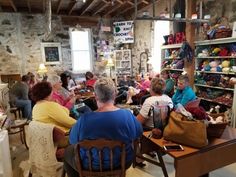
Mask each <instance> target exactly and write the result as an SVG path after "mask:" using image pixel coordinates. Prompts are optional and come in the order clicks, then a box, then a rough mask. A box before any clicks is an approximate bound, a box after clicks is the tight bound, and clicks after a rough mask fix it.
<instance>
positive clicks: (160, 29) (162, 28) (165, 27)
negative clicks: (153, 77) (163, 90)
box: [152, 21, 170, 73]
mask: <svg viewBox="0 0 236 177" xmlns="http://www.w3.org/2000/svg"><path fill="white" fill-rule="evenodd" d="M169 33H170V22H169V21H155V23H154V50H153V58H154V60H153V61H152V66H153V69H154V71H155V72H158V73H160V71H161V57H162V56H161V46H162V45H163V43H164V42H165V41H164V38H163V36H165V35H169Z"/></svg>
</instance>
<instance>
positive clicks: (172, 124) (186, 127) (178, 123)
mask: <svg viewBox="0 0 236 177" xmlns="http://www.w3.org/2000/svg"><path fill="white" fill-rule="evenodd" d="M163 137H164V139H166V140H170V141H173V142H176V143H179V144H183V145H187V146H191V147H195V148H201V147H204V146H206V145H207V144H208V140H207V131H206V125H205V124H204V122H203V121H199V120H188V119H187V118H186V117H185V116H183V115H182V114H180V113H177V112H175V111H172V112H171V113H170V117H169V122H168V124H167V126H166V127H165V129H164V133H163Z"/></svg>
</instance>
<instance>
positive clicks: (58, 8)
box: [57, 0, 63, 14]
mask: <svg viewBox="0 0 236 177" xmlns="http://www.w3.org/2000/svg"><path fill="white" fill-rule="evenodd" d="M62 1H63V0H59V2H58V4H57V14H58V13H59V11H60V8H61V4H62Z"/></svg>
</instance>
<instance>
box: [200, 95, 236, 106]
mask: <svg viewBox="0 0 236 177" xmlns="http://www.w3.org/2000/svg"><path fill="white" fill-rule="evenodd" d="M198 98H199V99H201V100H205V101H209V102H212V103H217V104H221V105H224V106H228V107H232V104H231V105H228V104H225V103H223V102H219V101H215V100H212V99H209V98H203V97H198Z"/></svg>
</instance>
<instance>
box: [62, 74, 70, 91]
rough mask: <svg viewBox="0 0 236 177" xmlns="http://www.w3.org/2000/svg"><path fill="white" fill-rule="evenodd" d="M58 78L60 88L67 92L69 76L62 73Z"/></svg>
mask: <svg viewBox="0 0 236 177" xmlns="http://www.w3.org/2000/svg"><path fill="white" fill-rule="evenodd" d="M60 77H61V82H62V87H64V88H65V89H67V90H68V83H69V80H70V75H69V74H68V73H66V72H64V73H62V74H61V75H60Z"/></svg>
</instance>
